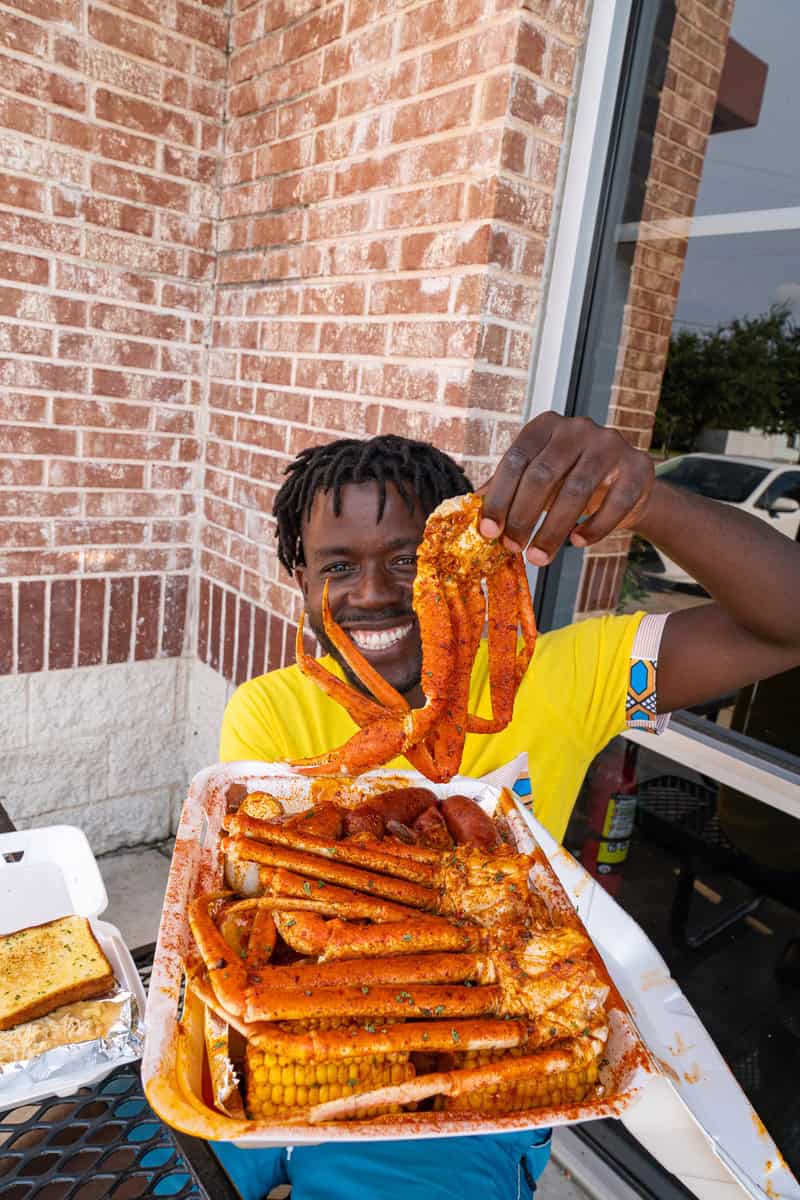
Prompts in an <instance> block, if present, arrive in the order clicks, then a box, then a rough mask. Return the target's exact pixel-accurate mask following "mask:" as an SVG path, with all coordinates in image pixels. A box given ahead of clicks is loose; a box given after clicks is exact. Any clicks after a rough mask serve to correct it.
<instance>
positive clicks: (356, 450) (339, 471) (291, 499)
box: [272, 433, 473, 573]
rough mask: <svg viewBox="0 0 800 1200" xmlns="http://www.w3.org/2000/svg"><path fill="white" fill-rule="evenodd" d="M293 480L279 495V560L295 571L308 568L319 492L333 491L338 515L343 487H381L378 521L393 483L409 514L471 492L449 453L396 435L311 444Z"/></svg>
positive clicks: (291, 470)
mask: <svg viewBox="0 0 800 1200" xmlns="http://www.w3.org/2000/svg"><path fill="white" fill-rule="evenodd" d="M284 474H285V475H287V476H288V478H287V480H286V481H285V483H283V484H282V485H281V487H280V489H279V491H278V494H277V496H276V497H275V503H274V504H273V506H272V514H273V516H274V517H275V520H276V522H277V534H276V536H277V538H278V558H279V559H280V561H281V562H282V563H283V565H284V567H286V570H287V571H289V572H290V573H291V572H292V571H293V570H294V569H295V567H296V566H303V565H305V558H304V556H303V541H302V523H303V520H304V518H305V519H307V518H308V516H309V514H310V512H311V505H312V504H313V502H314V497H315V496H316V494H317V492H320V491H321V492H330V491H332V492H333V511H334V513H335V514H336V516H337V517H338V516H339V513H340V512H341V510H342V488H343V487H344V486H345V484H348V483H367V482H368V481H370V480H374V482H375V483H377V485H378V520H379V521H380V520H381V518H382V517H383V512H384V508H385V506H386V485H387V483H393V484H394V486H395V487H396V488H397V490H398V492H399V493H400V495H401V496H402V498H403V500H404V501H405V503H406V505H407V507H408V511H409V513H413V512H414V508H415V505H416V504H417V503H419V505H420V506H421V508H422V511H423V512H424V514H425V516H426V517H427V516H428V514H429V513H431V512H433V510H434V508H436V506H437V505H438V504H440V503H441V502H442V500H446V499H448V497H450V496H460V495H463V493H464V492H471V491H472V490H473V489H472V484H471V483H470V481H469V479H468V478H467V476H466V475H465V474H464V472H463V471H462V470H461V468H460V467H459V465H458V463H456V462H455V461H454V460H453V459H452V458H450V456H449V455H448V454H444V453H442V451H441V450H437V449H436V448H435V446H431V445H429V444H428V443H427V442H414V441H411V440H410V439H409V438H403V437H397V436H396V435H395V434H393V433H387V434H384V435H383V436H381V437H374V438H369V439H368V440H367V441H359V440H357V439H355V438H341V439H340V440H339V441H336V442H329V443H327V444H326V445H324V446H309V447H308V448H307V449H305V450H301V451H300V453H299V454H298V456H297V458H296V459H295V460H294V462H291V463H289V466H288V467H287V468H286V470H285V472H284Z"/></svg>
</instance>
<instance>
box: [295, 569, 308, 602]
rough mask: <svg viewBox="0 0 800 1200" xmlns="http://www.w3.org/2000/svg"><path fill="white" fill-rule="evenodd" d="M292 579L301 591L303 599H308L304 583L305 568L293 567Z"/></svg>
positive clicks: (306, 587)
mask: <svg viewBox="0 0 800 1200" xmlns="http://www.w3.org/2000/svg"><path fill="white" fill-rule="evenodd" d="M294 581H295V583H296V584H297V586H298V587H299V588H300V591H301V592H302V593H303V599H304V600H307V599H308V586H307V584H306V569H305V567H295V569H294Z"/></svg>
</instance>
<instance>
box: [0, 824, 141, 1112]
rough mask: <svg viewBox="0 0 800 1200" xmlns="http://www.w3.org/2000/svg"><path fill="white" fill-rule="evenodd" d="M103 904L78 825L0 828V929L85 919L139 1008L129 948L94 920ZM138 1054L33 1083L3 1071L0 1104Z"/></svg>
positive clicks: (92, 1078)
mask: <svg viewBox="0 0 800 1200" xmlns="http://www.w3.org/2000/svg"><path fill="white" fill-rule="evenodd" d="M107 907H108V893H107V892H106V888H105V884H104V883H103V877H102V875H101V874H100V869H99V867H98V865H97V862H96V861H95V857H94V854H93V853H92V848H91V846H90V845H89V842H88V840H87V838H86V834H85V833H84V832H83V830H81V829H77V828H75V827H74V826H72V825H49V826H46V827H45V828H42V829H20V830H15V831H14V832H13V833H3V834H0V934H6V933H15V932H16V931H17V930H18V929H24V928H26V927H27V926H30V925H43V924H44V923H45V922H46V921H57V920H58V919H59V917H69V916H73V915H74V916H79V917H88V919H89V921H90V923H91V927H92V932H93V933H94V935H95V937H96V938H97V941H98V942H99V944H100V948H101V949H102V951H103V953H104V954H105V955H106V957H107V958H108V959H109V961H110V962H111V966H112V968H113V971H114V977H115V979H116V980H117V982H118V983H119V984H120V985H121V986H122V987H124V988H126V989H127V990H128V991H129V992H131V993H132V994H133V995H134V997H135V998H136V1003H137V1005H138V1010H139V1013H140V1014H143V1013H144V1008H145V996H144V989H143V987H142V981H141V979H140V978H139V972H138V971H137V969H136V964H135V963H134V961H133V958H132V957H131V952H130V950H129V949H128V947H127V946H126V945H125V941H124V939H123V937H122V934H121V933H120V931H119V930H118V929H117V928H116V927H115V926H114V925H109V924H108V922H107V921H100V920H98V919H97V918H98V917H99V915H100V913H102V912H103V911H104V909H106V908H107ZM138 1057H139V1056H138V1054H136V1053H134V1052H132V1051H130V1052H126V1053H124V1054H117V1055H115V1056H114V1057H113V1058H110V1059H109V1060H108V1061H107V1062H99V1063H96V1064H95V1065H94V1066H93V1067H91V1068H89V1069H87V1067H86V1066H85V1065H81V1066H75V1067H73V1068H71V1069H70V1068H67V1069H65V1070H62V1071H58V1072H56V1073H55V1074H54V1075H52V1076H51V1077H50V1078H48V1079H44V1080H39V1081H33V1080H31V1079H28V1078H25V1079H23V1078H22V1076H21V1075H20V1076H9V1077H8V1079H7V1080H6V1081H5V1083H4V1086H3V1087H2V1089H0V1107H2V1108H9V1107H12V1106H13V1107H16V1106H18V1105H21V1104H31V1103H36V1102H37V1101H39V1100H42V1099H45V1098H46V1097H47V1096H71V1095H73V1094H74V1093H75V1092H76V1091H77V1090H78V1088H81V1087H86V1086H89V1085H91V1084H94V1083H98V1082H99V1081H100V1080H101V1079H104V1078H105V1077H106V1075H108V1074H109V1072H110V1071H113V1070H114V1069H115V1068H116V1067H118V1066H120V1065H121V1064H122V1063H125V1062H133V1061H134V1060H135V1059H136V1058H138Z"/></svg>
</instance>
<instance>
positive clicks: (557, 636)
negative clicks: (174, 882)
mask: <svg viewBox="0 0 800 1200" xmlns="http://www.w3.org/2000/svg"><path fill="white" fill-rule="evenodd" d="M642 616H643V614H642V613H636V614H634V615H633V616H625V617H597V618H594V619H592V620H589V621H581V622H579V623H578V624H575V625H568V626H566V627H565V628H563V629H556V630H554V631H553V632H552V633H546V634H543V635H542V636H541V637H540V638H539V639H538V642H537V645H536V652H535V654H534V656H533V661H532V662H531V665H530V667H529V668H528V671H527V672H526V674H525V677H524V679H523V680H522V683H521V684H520V687H519V691H518V692H517V698H516V701H515V704H514V717H513V720H512V721H511V723H510V724H509V725H508V726H507V727H506V729H504V730H503V731H502V733H495V734H477V733H470V734H467V739H466V743H465V745H464V754H463V757H462V759H461V774H462V775H470V776H473V777H480V776H482V775H487V774H488V773H489V772H490V771H495V770H497V768H498V767H502V766H504V765H505V764H506V763H508V762H510V761H511V760H512V759H514V758H516V757H517V756H518V755H519V754H521V753H522V752H523V751H527V754H528V764H529V769H530V776H531V791H532V801H533V811H534V814H535V815H536V817H537V818H538V819H539V820H540V821H541V822H542V824H543V825H544V826H545V827H546V828H547V829H549V831H550V832H551V833H552V834H553V836H554V837H556V838H558V840H559V841H560V840H561V838H562V837H563V836H564V831H565V829H566V827H567V822H568V821H569V816H570V813H571V812H572V806H573V804H574V803H575V797H576V796H577V794H578V789H579V787H580V785H581V781H582V780H583V777H584V775H585V773H586V768H587V767H588V766H589V763H590V762H591V761H592V759H593V758H594V756H595V755H596V754H597V753H599V751H600V750H602V748H603V746H605V745H606V743H607V742H609V741H610V740H611V738H612V737H614V736H615V735H616V734H618V733H621V732H622V730H623V729H624V728H625V697H626V692H627V682H628V672H629V668H630V654H631V648H632V646H633V640H634V637H635V635H636V630H637V629H638V627H639V622H640V620H641V618H642ZM320 661H321V662H322V663H323V664H324V666H326V667H327V668H328V670H330V671H333V672H334V673H335V674H336V675H338V676H339V677H340V678H343V675H342V671H341V669H340V667H339V666H338V664H337V663H336V662H335V661H334V660H333V659H332V658H330V657H327V656H326V657H325V658H323V659H321V660H320ZM491 711H492V710H491V699H490V694H489V676H488V655H487V644H486V642H485V641H484V642H482V643H481V646H480V649H479V651H478V654H477V656H476V659H475V665H474V667H473V671H472V681H471V684H470V712H473V713H477V714H478V715H479V716H487V717H488V716H491ZM357 728H358V727H357V726H356V724H355V723H354V722H353V720H352V719H351V718H350V717H349V716H348V714H347V713H346V712H345V710H344V709H343V708H342V707H341V706H340V705H339V704H337V703H336V702H335V701H333V700H331V699H329V697H328V696H326V695H325V693H324V692H323V691H322V690H321V689H320V688H319V687H317V685H316V684H315V683H313V682H311V680H309V679H306V677H305V676H304V675H303V674H302V673H301V671H300V669H299V668H298V667H297V666H292V667H284V668H283V669H282V670H280V671H270V673H269V674H268V675H260V676H259V677H258V678H256V679H251V680H249V681H248V682H247V683H243V684H242V686H241V687H240V688H238V689H237V691H236V692H235V693H234V694H233V696H232V697H231V699H230V701H229V702H228V706H227V708H226V710H225V716H224V718H223V722H222V733H221V737H220V760H221V761H222V762H234V761H236V760H238V759H260V760H262V761H265V762H284V761H286V760H287V759H290V758H308V757H312V756H314V755H318V754H323V753H325V752H327V751H329V750H333V749H335V748H336V747H337V746H340V745H341V744H342V743H343V742H345V741H347V739H348V738H349V737H351V736H352V735H353V734H354V733H355V732H356V730H357ZM387 766H388V767H390V768H395V769H398V768H403V769H408V768H409V766H410V764H409V763H408V762H407V761H406V759H405V758H396V759H393V760H392V762H390V763H387Z"/></svg>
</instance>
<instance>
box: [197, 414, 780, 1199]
mask: <svg viewBox="0 0 800 1200" xmlns="http://www.w3.org/2000/svg"><path fill="white" fill-rule="evenodd" d="M287 475H288V478H287V480H286V482H285V483H284V484H283V486H282V487H281V489H280V491H279V492H278V495H277V497H276V500H275V506H274V514H275V518H276V521H277V533H278V556H279V558H280V561H281V563H282V564H283V566H284V567H285V568H286V570H287V571H288V572H289V573H290V574H291V575H293V576H294V579H295V581H296V582H297V584H298V586H299V587H300V589H301V591H302V593H303V599H304V604H305V609H306V613H307V618H308V621H309V623H310V625H311V627H312V629H313V630H314V632H315V634H316V636H317V638H318V639H319V641H320V642H321V644H322V646H323V647H324V649H325V650H326V651H327V657H325V658H324V659H323V660H322V661H323V663H324V665H325V666H326V667H327V668H328V669H329V670H332V671H334V672H338V673H339V674H340V676H341V677H344V675H345V674H346V668H345V667H344V665H343V664H342V663H340V662H339V660H338V659H337V657H336V654H335V652H334V651H333V648H332V647H331V646H330V644H329V643H328V640H327V638H326V637H325V633H324V630H323V628H322V612H321V609H322V592H323V587H324V585H325V583H326V581H328V582H329V595H330V604H331V610H332V613H333V616H334V617H335V618H336V620H337V621H338V622H339V624H340V625H341V626H342V627H343V628H344V629H345V630H346V631H347V633H348V634H349V636H350V637H351V638H352V639H353V641H354V642H355V644H356V645H357V646H358V648H359V650H361V652H362V653H363V654H364V655H365V656H366V657H367V658H368V659H369V661H370V662H371V663H372V664H373V666H374V667H375V668H376V669H377V670H378V671H379V672H380V674H381V675H382V676H383V677H384V678H385V679H386V680H387V681H388V682H389V683H391V684H392V685H393V686H394V687H395V688H397V690H398V691H400V692H402V693H403V694H404V695H405V697H406V698H407V700H408V701H409V703H410V704H411V705H412V706H418V705H420V704H421V703H423V695H422V690H421V688H420V670H421V663H422V655H421V645H420V636H419V630H418V627H417V622H416V619H415V616H414V612H413V608H412V585H413V582H414V575H415V571H416V562H415V554H416V549H417V546H418V545H419V542H420V540H421V538H422V533H423V529H424V526H425V520H426V517H427V516H428V514H429V513H430V512H431V511H432V509H433V508H435V507H436V505H437V504H439V502H440V501H441V500H443V499H445V498H447V497H449V496H453V495H458V494H460V493H462V492H467V491H470V490H471V484H470V481H469V480H468V479H467V477H466V475H465V474H464V473H463V471H462V470H461V469H460V468H459V467H458V466H457V464H456V463H455V462H454V461H453V460H452V459H451V458H449V457H448V456H447V455H446V454H443V453H441V452H440V451H438V450H436V449H434V448H433V447H432V446H429V445H427V444H425V443H422V442H413V441H408V440H407V439H404V438H398V437H394V436H391V435H389V436H385V437H377V438H372V439H370V440H369V441H356V440H351V439H346V440H342V441H338V442H334V443H332V444H330V445H324V446H315V447H312V448H310V449H308V450H305V451H303V452H302V453H301V454H300V455H299V456H298V457H297V459H295V461H294V462H292V463H291V464H290V465H289V467H288V469H287ZM618 528H625V529H633V530H635V531H636V532H637V533H638V534H639V535H641V536H642V537H645V538H647V539H648V540H649V541H651V542H653V543H654V544H655V545H657V546H658V547H659V549H660V550H662V551H663V553H665V554H666V555H667V556H668V557H669V558H671V559H672V560H673V561H675V562H678V563H679V564H680V565H681V566H682V567H683V568H684V569H685V570H686V571H687V572H688V573H689V575H691V576H692V577H693V578H695V579H696V580H698V582H700V583H701V584H702V585H703V586H704V587H705V589H706V590H707V591H708V592H709V594H710V595H711V596H712V597H713V600H712V601H711V602H710V603H708V604H705V605H701V606H698V607H695V608H691V609H684V610H683V611H680V612H676V613H673V614H671V615H670V616H669V619H668V620H667V617H666V616H665V615H653V614H650V615H645V614H644V613H636V614H634V615H631V616H621V617H614V616H605V617H600V618H596V619H593V620H587V621H582V622H580V623H577V624H574V625H571V626H567V627H566V628H563V629H558V630H555V631H552V632H549V633H545V634H543V635H542V636H541V637H540V638H539V640H538V644H537V647H536V653H535V654H534V657H533V661H532V663H531V666H530V667H529V669H528V671H527V672H526V674H525V677H524V678H523V680H522V682H521V684H520V687H519V690H518V692H517V697H516V702H515V706H514V715H513V719H512V721H511V723H510V724H509V725H508V727H507V728H506V729H505V730H504V731H503V732H502V733H499V734H496V735H493V736H491V737H488V736H482V735H480V734H468V735H467V738H466V743H465V746H464V753H463V756H462V760H461V773H462V774H464V775H469V776H473V777H480V776H484V775H486V774H487V773H490V772H492V771H496V770H498V769H499V768H501V767H503V766H504V765H505V764H508V763H511V762H514V761H515V760H516V761H519V759H520V756H521V755H524V754H527V757H528V762H529V764H530V775H531V778H532V782H533V806H534V811H535V813H536V816H537V817H538V818H539V820H540V821H542V823H543V824H544V825H545V826H546V827H547V828H548V829H549V830H550V832H551V833H552V834H553V835H554V836H555V837H557V838H559V839H560V838H561V837H563V834H564V830H565V828H566V825H567V821H568V819H569V815H570V812H571V810H572V806H573V804H574V801H575V797H576V795H577V792H578V788H579V787H580V783H581V780H582V779H583V776H584V774H585V772H586V769H587V767H588V766H589V764H590V762H591V761H592V759H593V758H594V757H595V755H596V754H597V753H598V752H599V751H600V750H601V749H602V748H603V746H605V745H606V743H607V742H608V741H609V740H610V739H611V738H612V737H614V736H615V735H617V734H619V733H621V732H622V731H623V729H624V728H625V726H626V724H629V725H633V726H635V727H637V728H650V729H658V728H660V727H661V726H662V725H663V724H664V722H665V721H666V720H667V714H668V713H670V712H671V711H673V710H674V709H676V708H686V707H688V706H691V705H696V704H700V703H702V702H704V701H707V700H711V699H713V698H715V697H718V696H721V695H725V694H726V693H729V692H731V691H734V690H735V689H737V688H739V687H742V686H744V685H745V684H748V683H752V682H753V681H755V680H757V679H761V678H764V677H766V676H768V675H774V674H777V673H778V672H780V671H784V670H787V669H788V668H790V667H793V666H796V665H798V664H800V608H798V604H797V596H798V595H800V546H798V545H797V544H795V543H793V542H791V541H790V540H789V539H788V538H786V537H783V536H781V535H780V534H778V533H776V532H775V531H773V530H772V529H770V528H769V527H768V525H767V524H766V523H765V522H763V521H758V520H756V519H754V518H752V517H750V516H748V515H746V514H745V513H743V512H741V511H739V510H737V509H735V508H733V507H731V506H728V505H724V504H719V503H716V502H714V501H710V500H706V499H704V498H702V497H700V496H696V495H693V494H690V493H689V492H686V491H683V490H680V489H676V488H672V487H670V486H669V485H667V484H665V483H663V482H660V481H654V478H653V469H652V464H651V461H650V459H649V457H648V455H646V454H644V453H642V452H640V451H638V450H635V449H633V447H631V446H630V445H629V444H628V442H627V441H626V440H625V439H624V438H623V437H621V436H620V434H618V433H616V432H614V431H613V430H610V429H602V428H600V427H599V426H597V425H595V424H594V423H593V422H592V421H588V420H584V419H576V418H564V417H560V416H558V415H557V414H555V413H546V414H544V415H542V416H539V417H537V418H535V419H534V420H533V421H531V422H530V423H529V424H528V425H526V426H525V427H524V428H523V429H522V431H521V432H520V434H519V435H518V437H517V439H516V440H515V442H514V444H513V445H512V446H511V448H510V449H509V450H508V451H507V452H506V454H505V455H504V456H503V458H502V460H501V462H500V464H499V466H498V468H497V470H496V471H495V472H494V474H493V476H492V478H491V479H490V480H489V482H488V483H487V484H486V486H485V488H484V489H483V517H482V521H481V533H482V534H483V535H484V536H485V537H489V538H493V537H503V539H504V541H505V542H506V544H507V545H508V546H509V548H511V549H514V550H521V549H523V548H525V547H527V549H526V557H527V559H528V561H529V562H531V563H532V564H534V565H536V566H544V565H546V564H547V563H548V562H550V561H552V558H553V556H554V555H555V554H556V552H557V551H558V549H559V548H560V547H561V546H562V545H563V544H564V543H565V542H566V541H570V542H571V543H572V544H573V545H575V546H587V545H591V544H593V543H594V542H597V541H599V540H600V539H601V538H603V537H606V536H607V535H608V534H609V533H611V532H612V530H614V529H618ZM765 584H768V586H765ZM638 664H641V666H639V665H638ZM634 667H636V669H635V670H634V669H633V668H634ZM656 668H657V669H656ZM356 682H357V681H356ZM470 712H476V713H478V714H480V715H482V716H489V715H490V713H491V702H490V697H489V686H488V660H487V653H486V644H485V642H484V643H483V644H482V645H481V647H480V649H479V652H478V654H477V656H476V660H475V664H474V667H473V673H472V679H471V685H470ZM355 731H356V726H355V724H354V723H353V721H352V720H351V719H350V717H349V716H348V714H347V713H346V712H345V710H344V709H343V708H341V707H340V706H339V705H338V704H336V703H335V702H334V701H333V700H331V699H330V698H329V697H328V696H327V695H325V694H324V693H323V692H322V691H321V689H319V688H318V687H317V686H316V685H315V684H314V683H312V682H311V681H309V680H307V679H306V678H305V677H304V676H303V675H302V674H301V672H300V670H299V668H298V667H296V666H292V667H287V668H285V669H284V670H281V671H272V672H270V673H269V674H268V675H264V676H261V677H260V678H258V679H253V680H250V681H249V682H248V683H245V684H244V685H243V686H242V687H240V688H239V689H238V691H237V692H236V693H235V694H234V696H233V697H232V699H231V701H230V703H229V705H228V708H227V710H226V713H225V717H224V720H223V727H222V736H221V751H220V758H221V759H222V760H223V761H234V760H237V759H262V760H265V761H282V760H286V759H293V758H300V757H311V756H316V755H319V754H322V753H324V752H326V751H330V750H333V749H335V748H336V747H338V746H340V745H341V744H342V743H343V742H345V741H346V740H347V739H348V738H349V737H350V736H352V734H353V733H354V732H355ZM388 765H389V766H390V767H398V768H407V767H408V766H409V764H408V763H407V761H406V760H405V759H403V758H400V759H396V760H394V761H393V762H391V763H389V764H388ZM216 1149H217V1153H218V1155H219V1157H220V1158H221V1160H222V1162H223V1165H224V1166H225V1168H226V1170H228V1172H229V1174H230V1175H231V1177H232V1178H233V1180H234V1182H235V1183H236V1185H237V1187H238V1188H239V1190H240V1191H241V1193H242V1196H243V1197H244V1200H259V1198H260V1197H262V1196H264V1195H266V1193H267V1192H268V1191H269V1190H270V1188H271V1187H273V1186H275V1185H276V1184H277V1183H281V1182H283V1183H286V1182H291V1184H292V1195H293V1198H294V1200H322V1198H324V1200H366V1198H367V1197H381V1200H396V1198H397V1200H399V1197H401V1196H402V1197H404V1198H405V1197H407V1196H408V1193H409V1190H410V1189H413V1188H415V1187H417V1188H418V1189H419V1191H420V1194H424V1196H425V1200H463V1196H464V1194H465V1193H466V1192H468V1191H473V1190H477V1189H478V1188H479V1189H480V1195H481V1198H482V1200H509V1198H510V1197H514V1196H517V1197H519V1196H521V1195H523V1194H525V1195H530V1194H531V1192H532V1191H533V1190H535V1183H534V1180H535V1179H536V1178H537V1177H538V1175H539V1174H540V1173H541V1171H542V1169H543V1168H544V1165H545V1162H546V1160H547V1154H548V1136H547V1131H542V1130H539V1131H536V1132H529V1133H527V1134H525V1133H523V1134H516V1133H515V1134H506V1135H503V1136H497V1137H490V1136H484V1137H464V1138H458V1139H432V1140H428V1141H418V1142H415V1143H412V1144H409V1143H404V1142H378V1141H376V1142H373V1143H370V1144H367V1145H364V1144H361V1145H350V1146H348V1145H346V1144H344V1145H336V1144H331V1145H321V1146H312V1147H297V1148H295V1149H294V1151H293V1152H287V1151H283V1150H265V1151H249V1152H245V1151H237V1150H236V1149H235V1148H234V1147H232V1146H230V1145H228V1144H226V1143H221V1144H219V1145H218V1146H217V1147H216Z"/></svg>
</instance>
